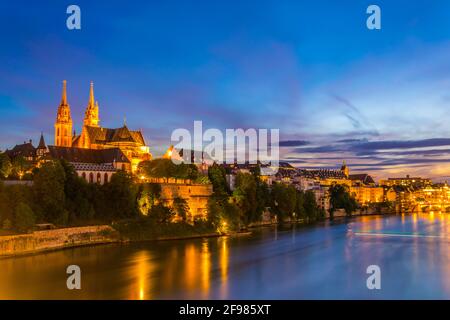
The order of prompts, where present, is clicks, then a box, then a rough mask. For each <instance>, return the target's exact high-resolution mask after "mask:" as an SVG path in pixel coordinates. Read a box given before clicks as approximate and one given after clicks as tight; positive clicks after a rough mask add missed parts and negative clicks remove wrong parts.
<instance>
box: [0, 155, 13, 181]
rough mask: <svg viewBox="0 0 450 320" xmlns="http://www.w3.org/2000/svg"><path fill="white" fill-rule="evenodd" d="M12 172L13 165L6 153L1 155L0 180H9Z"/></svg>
mask: <svg viewBox="0 0 450 320" xmlns="http://www.w3.org/2000/svg"><path fill="white" fill-rule="evenodd" d="M11 172H12V163H11V160H10V159H9V157H8V155H7V154H6V153H4V152H2V153H0V178H3V179H5V178H8V176H9V175H10V174H11Z"/></svg>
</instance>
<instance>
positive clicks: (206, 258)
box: [201, 240, 211, 297]
mask: <svg viewBox="0 0 450 320" xmlns="http://www.w3.org/2000/svg"><path fill="white" fill-rule="evenodd" d="M201 269H202V270H201V274H202V277H201V278H202V282H201V283H202V292H203V294H204V296H205V297H207V296H208V293H209V288H210V277H211V274H210V272H211V253H210V252H209V245H208V240H204V241H203V243H202V255H201Z"/></svg>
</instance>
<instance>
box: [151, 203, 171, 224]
mask: <svg viewBox="0 0 450 320" xmlns="http://www.w3.org/2000/svg"><path fill="white" fill-rule="evenodd" d="M148 216H149V218H151V219H153V220H156V221H157V222H159V223H169V222H172V220H173V218H174V217H175V211H174V210H172V209H171V208H169V207H166V206H164V205H163V204H162V203H158V204H156V205H154V206H153V207H152V208H151V209H150V211H149V215H148Z"/></svg>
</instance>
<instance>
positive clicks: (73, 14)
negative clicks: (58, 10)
mask: <svg viewBox="0 0 450 320" xmlns="http://www.w3.org/2000/svg"><path fill="white" fill-rule="evenodd" d="M66 13H67V14H70V16H68V17H67V20H66V26H67V29H69V30H80V29H81V9H80V7H79V6H77V5H75V4H71V5H70V6H68V7H67V10H66Z"/></svg>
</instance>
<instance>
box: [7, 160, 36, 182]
mask: <svg viewBox="0 0 450 320" xmlns="http://www.w3.org/2000/svg"><path fill="white" fill-rule="evenodd" d="M31 168H32V164H31V163H30V161H28V160H27V159H25V158H24V157H22V156H18V157H15V158H14V160H13V161H12V168H11V174H12V175H13V176H14V177H15V178H22V177H23V176H24V175H25V172H27V171H28V170H30V169H31Z"/></svg>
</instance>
